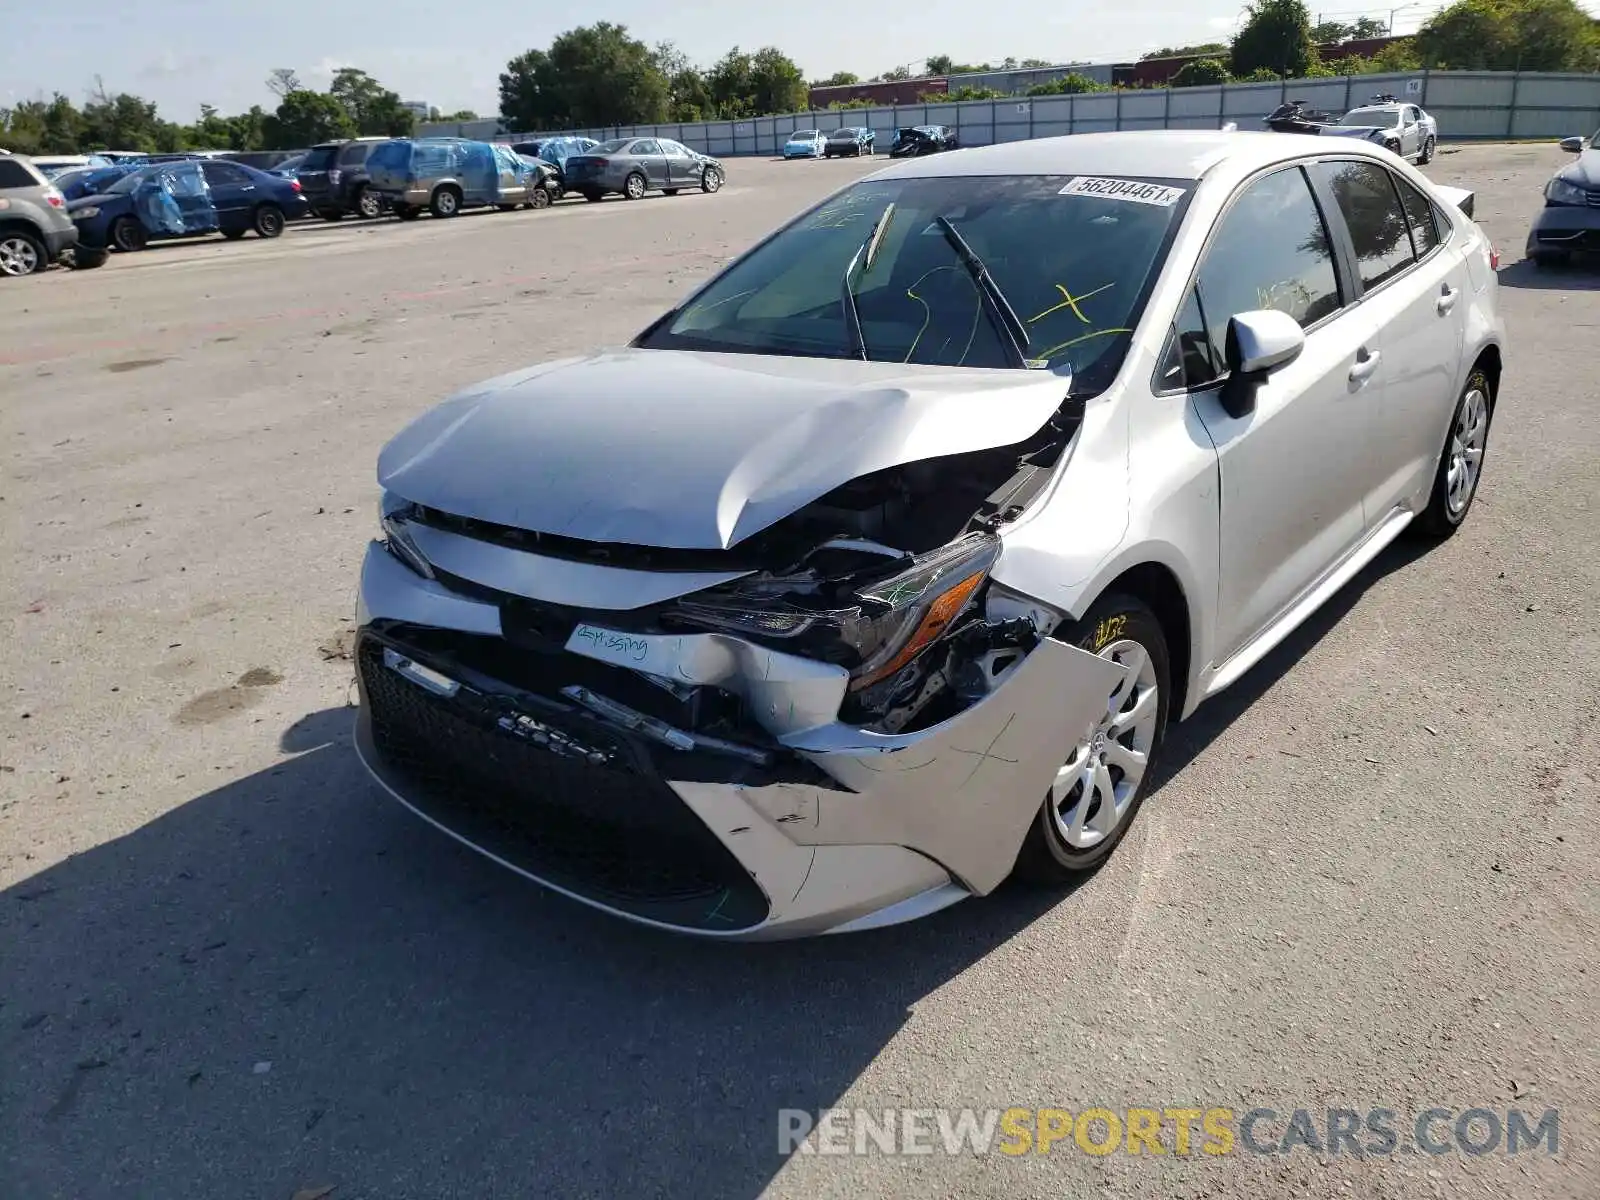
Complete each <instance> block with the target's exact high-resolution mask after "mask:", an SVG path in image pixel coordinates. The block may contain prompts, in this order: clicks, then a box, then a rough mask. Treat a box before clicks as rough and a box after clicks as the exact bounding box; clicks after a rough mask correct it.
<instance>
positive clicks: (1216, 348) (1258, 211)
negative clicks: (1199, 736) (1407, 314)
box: [1179, 166, 1378, 663]
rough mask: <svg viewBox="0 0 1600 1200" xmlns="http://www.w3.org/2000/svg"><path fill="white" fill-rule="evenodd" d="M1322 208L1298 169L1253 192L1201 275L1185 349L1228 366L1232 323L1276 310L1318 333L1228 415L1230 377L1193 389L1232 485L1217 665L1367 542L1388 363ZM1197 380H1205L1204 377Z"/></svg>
mask: <svg viewBox="0 0 1600 1200" xmlns="http://www.w3.org/2000/svg"><path fill="white" fill-rule="evenodd" d="M1346 276H1347V270H1346V267H1345V265H1344V262H1343V260H1342V259H1341V257H1340V255H1339V254H1338V252H1337V246H1336V243H1335V242H1334V240H1333V238H1332V235H1331V233H1330V229H1329V226H1328V224H1327V222H1326V220H1325V218H1324V215H1323V211H1322V204H1321V202H1320V201H1319V200H1318V198H1317V197H1316V195H1315V193H1314V192H1313V190H1312V186H1311V181H1310V179H1309V178H1308V176H1307V175H1306V173H1305V171H1304V170H1303V169H1302V167H1300V166H1290V167H1279V168H1275V169H1273V170H1272V171H1270V172H1268V173H1267V174H1265V175H1262V176H1258V177H1257V178H1255V179H1254V180H1252V181H1250V182H1247V183H1246V184H1244V185H1243V186H1242V187H1241V188H1240V189H1239V191H1238V192H1237V193H1236V194H1235V196H1234V197H1233V199H1232V200H1231V201H1230V203H1229V206H1228V208H1227V209H1226V211H1225V212H1224V213H1223V215H1222V217H1221V218H1220V219H1219V220H1218V222H1217V225H1216V228H1215V229H1214V230H1213V231H1212V235H1211V238H1210V239H1209V242H1208V244H1207V247H1206V249H1205V251H1204V253H1203V256H1202V259H1201V264H1200V267H1199V270H1198V271H1197V273H1196V289H1195V290H1196V296H1195V301H1196V302H1195V304H1194V305H1193V306H1192V311H1193V312H1194V313H1195V314H1196V316H1195V318H1194V320H1193V322H1192V323H1193V324H1194V325H1195V327H1194V328H1191V329H1189V330H1187V331H1182V333H1181V336H1180V339H1179V340H1180V343H1181V344H1183V345H1185V346H1186V347H1197V348H1198V354H1199V357H1200V358H1201V359H1202V360H1205V361H1210V362H1211V363H1213V364H1214V367H1213V370H1215V371H1216V372H1218V373H1219V376H1220V373H1221V372H1223V371H1224V370H1225V367H1224V365H1223V364H1224V363H1225V361H1226V360H1225V347H1226V344H1227V330H1228V323H1229V320H1230V318H1231V317H1233V316H1234V315H1236V314H1238V313H1242V312H1250V311H1257V310H1261V309H1266V308H1275V309H1279V310H1281V311H1284V312H1287V313H1288V314H1289V315H1290V316H1292V317H1294V318H1295V320H1296V321H1298V322H1299V324H1300V326H1301V327H1302V328H1303V329H1304V330H1305V332H1306V344H1305V348H1304V350H1302V352H1301V353H1300V355H1299V357H1298V358H1296V359H1295V360H1294V361H1293V362H1291V363H1289V364H1288V365H1287V366H1284V367H1283V368H1281V369H1279V370H1278V371H1276V372H1274V373H1273V374H1272V375H1271V376H1269V377H1268V378H1267V379H1266V380H1265V381H1264V382H1263V383H1262V384H1261V386H1260V388H1259V390H1258V392H1257V396H1256V403H1255V407H1254V409H1253V411H1251V412H1249V413H1247V414H1246V415H1244V416H1242V417H1234V416H1230V415H1229V414H1228V412H1227V411H1226V410H1225V409H1224V408H1223V407H1222V404H1221V399H1220V390H1221V389H1220V386H1219V385H1220V382H1221V378H1220V377H1219V378H1218V379H1215V380H1211V381H1209V382H1203V380H1204V376H1203V374H1202V376H1201V381H1202V382H1201V386H1200V387H1198V388H1197V389H1192V403H1193V404H1194V407H1195V412H1196V415H1197V416H1198V418H1199V420H1200V421H1201V423H1202V424H1203V425H1204V426H1205V428H1206V431H1207V433H1208V434H1209V436H1210V438H1211V440H1212V442H1213V444H1214V445H1215V446H1216V449H1217V455H1218V460H1219V472H1220V477H1221V492H1222V495H1221V529H1222V539H1221V545H1220V547H1219V568H1220V581H1219V584H1218V595H1217V612H1218V614H1219V615H1218V621H1217V648H1218V651H1219V653H1218V657H1217V659H1216V660H1215V661H1216V662H1218V663H1221V662H1222V661H1224V660H1226V659H1227V658H1230V657H1232V656H1233V655H1234V654H1235V653H1237V652H1238V651H1239V650H1241V649H1243V648H1244V647H1245V646H1246V645H1247V644H1248V643H1249V642H1250V641H1251V640H1252V639H1253V638H1254V637H1255V636H1256V635H1258V634H1259V633H1261V632H1262V631H1263V630H1264V629H1266V628H1267V627H1268V626H1269V625H1270V624H1271V623H1272V622H1273V621H1274V619H1275V618H1277V617H1279V616H1280V615H1282V614H1283V613H1284V612H1285V611H1286V610H1287V609H1288V608H1289V607H1290V606H1291V605H1292V604H1293V603H1294V602H1295V601H1296V600H1297V599H1298V598H1299V597H1301V596H1302V595H1303V594H1304V593H1305V592H1306V591H1307V590H1308V589H1310V588H1311V587H1312V586H1313V585H1314V584H1315V583H1316V582H1317V581H1318V580H1319V579H1320V578H1321V577H1322V576H1323V575H1324V574H1326V573H1327V571H1328V570H1329V568H1330V567H1331V566H1332V565H1333V564H1335V563H1336V562H1338V561H1339V560H1340V559H1341V558H1342V557H1344V556H1345V555H1346V554H1347V553H1348V552H1349V551H1350V550H1351V549H1352V548H1354V547H1355V546H1356V545H1357V544H1358V543H1359V542H1360V540H1361V538H1362V535H1363V533H1364V531H1365V529H1366V520H1365V514H1364V511H1363V507H1362V498H1363V494H1364V492H1365V490H1366V489H1365V487H1364V475H1363V472H1364V469H1365V468H1364V461H1365V457H1366V454H1367V452H1368V446H1369V443H1370V440H1371V431H1372V423H1373V420H1374V415H1375V407H1374V404H1373V402H1372V398H1371V396H1370V395H1369V394H1368V392H1367V384H1368V381H1369V379H1370V378H1371V376H1372V374H1373V372H1374V369H1375V368H1376V366H1377V362H1378V360H1377V358H1376V356H1375V355H1373V354H1372V346H1371V341H1372V338H1373V336H1374V334H1375V332H1376V331H1375V329H1374V328H1373V326H1372V325H1371V323H1370V321H1369V320H1368V314H1366V313H1363V312H1362V311H1360V310H1359V309H1358V308H1357V309H1352V308H1351V307H1349V306H1348V304H1347V301H1348V299H1349V296H1350V292H1351V289H1350V284H1349V280H1348V279H1347V277H1346ZM1190 382H1191V384H1194V383H1195V382H1197V381H1196V380H1195V379H1194V378H1193V377H1192V376H1191V379H1190Z"/></svg>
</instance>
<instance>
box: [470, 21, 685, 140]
mask: <svg viewBox="0 0 1600 1200" xmlns="http://www.w3.org/2000/svg"><path fill="white" fill-rule="evenodd" d="M670 99H671V92H670V85H669V83H668V80H667V77H666V76H665V75H664V74H663V73H662V70H661V67H660V65H659V64H658V62H657V60H656V55H655V53H654V52H652V51H651V50H650V48H649V47H648V46H646V45H645V44H644V43H643V42H641V41H639V40H638V39H637V38H633V37H630V36H629V35H628V29H627V26H625V25H616V24H613V23H612V22H610V21H600V22H597V23H596V24H594V25H580V26H579V27H578V28H576V29H569V30H567V32H565V33H563V34H561V35H560V36H558V37H557V38H556V39H555V40H554V41H553V42H551V43H550V48H549V49H548V50H529V51H527V52H526V53H523V54H519V55H518V56H517V57H516V58H513V59H512V60H511V61H510V62H509V63H507V64H506V69H505V71H504V72H502V73H501V75H500V116H501V118H502V119H503V120H504V121H506V122H508V123H509V124H510V125H511V126H512V127H513V128H517V129H528V130H533V129H551V128H572V127H594V126H606V125H648V124H652V123H655V122H659V121H665V120H666V119H667V111H668V107H669V102H670Z"/></svg>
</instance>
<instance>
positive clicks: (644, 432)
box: [378, 348, 1069, 549]
mask: <svg viewBox="0 0 1600 1200" xmlns="http://www.w3.org/2000/svg"><path fill="white" fill-rule="evenodd" d="M1068 385H1069V380H1068V379H1067V377H1066V376H1065V375H1062V374H1056V373H1053V372H1047V371H1022V370H992V371H991V370H974V369H949V368H944V367H925V366H904V365H901V364H898V363H867V362H860V361H854V360H848V359H813V358H792V357H778V356H760V355H746V354H705V353H699V352H690V351H680V350H638V349H631V348H629V349H622V350H611V351H601V352H598V353H595V354H590V355H587V356H584V357H581V358H571V359H564V360H561V361H558V362H552V363H545V364H542V365H540V366H537V367H533V368H530V369H527V370H523V371H518V372H514V373H512V374H509V375H503V376H500V377H499V378H496V379H491V380H489V381H488V382H486V383H483V384H480V385H478V386H477V387H474V388H471V389H469V390H468V391H466V392H463V393H461V394H459V395H457V396H455V397H453V398H451V399H449V400H447V401H445V402H444V403H443V404H441V405H439V406H438V407H436V408H434V409H432V410H431V411H429V412H427V413H424V414H423V415H422V416H421V417H419V418H418V419H417V420H415V421H413V422H412V423H411V424H410V425H409V426H407V427H406V428H405V429H403V430H402V431H401V432H400V433H399V434H398V435H397V436H396V437H395V438H394V439H393V440H392V441H391V442H390V443H389V444H388V445H387V446H385V447H384V449H383V452H382V453H381V454H380V456H379V458H378V481H379V483H380V484H381V485H382V486H383V487H384V488H386V489H388V490H390V491H393V492H394V493H396V494H397V495H399V496H401V497H403V498H405V499H406V500H410V501H412V502H414V503H418V504H424V505H427V506H428V507H430V508H437V509H440V510H442V511H444V512H448V513H453V514H455V515H457V516H464V517H472V518H476V519H478V520H481V521H489V522H493V523H495V524H499V525H509V526H513V527H516V528H519V529H527V530H532V531H534V532H538V533H548V534H556V535H560V536H565V537H572V538H581V539H584V540H586V541H596V542H626V543H630V544H634V545H642V546H658V547H663V548H674V549H725V548H727V547H729V546H732V545H734V544H735V543H737V542H739V541H742V540H743V539H745V538H747V537H749V536H750V535H751V534H754V533H757V532H759V531H760V530H762V529H765V528H766V527H767V526H769V525H771V524H773V523H774V522H776V521H778V520H781V519H782V518H784V517H786V516H788V515H789V514H790V513H792V512H794V511H795V510H797V509H799V508H801V507H803V506H804V505H806V504H808V503H810V502H811V501H812V500H815V499H817V498H818V497H819V496H822V495H824V494H826V493H827V492H830V491H832V490H833V489H834V488H836V487H838V486H839V485H841V484H844V483H848V482H849V481H850V480H852V479H855V478H858V477H859V476H862V475H867V474H870V473H871V472H873V471H878V470H882V469H884V468H886V467H892V466H897V465H899V464H902V463H909V462H916V461H918V460H921V459H926V458H935V457H939V456H942V455H946V454H954V453H959V452H963V451H969V450H982V449H987V448H989V447H993V446H1006V445H1011V444H1014V443H1016V442H1020V441H1022V440H1024V439H1025V438H1027V437H1028V436H1029V435H1030V434H1032V433H1034V432H1036V431H1037V430H1038V429H1039V428H1040V427H1042V426H1043V425H1044V423H1045V421H1046V420H1048V419H1049V417H1050V415H1051V414H1052V413H1053V412H1055V410H1056V409H1057V408H1058V407H1059V406H1060V405H1061V402H1062V401H1063V400H1064V399H1065V398H1066V393H1067V388H1068Z"/></svg>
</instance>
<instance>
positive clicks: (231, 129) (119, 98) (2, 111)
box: [0, 67, 473, 154]
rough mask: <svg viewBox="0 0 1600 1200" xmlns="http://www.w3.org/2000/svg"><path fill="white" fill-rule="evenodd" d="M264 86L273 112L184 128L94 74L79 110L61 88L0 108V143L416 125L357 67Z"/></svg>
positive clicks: (340, 133)
mask: <svg viewBox="0 0 1600 1200" xmlns="http://www.w3.org/2000/svg"><path fill="white" fill-rule="evenodd" d="M266 86H267V90H268V91H270V92H272V93H273V94H274V95H275V96H277V98H278V103H277V105H276V107H274V108H273V109H272V110H271V111H268V110H267V109H265V108H263V107H262V106H261V105H259V104H253V105H251V106H250V109H249V111H247V112H242V113H238V114H235V115H233V116H223V115H222V114H221V113H220V112H219V111H218V110H217V109H216V108H215V107H214V106H212V105H210V104H202V105H201V106H200V116H199V119H198V120H196V121H195V122H194V123H193V124H189V125H184V124H181V123H179V122H176V121H168V120H166V119H164V118H163V117H162V116H161V115H160V113H159V112H158V111H157V109H156V106H155V104H153V103H152V102H151V101H149V100H145V99H143V98H142V97H140V96H135V95H132V94H130V93H128V92H111V91H108V90H107V88H106V87H105V85H104V83H102V82H101V81H100V80H98V79H97V80H96V81H95V86H94V89H93V90H92V91H91V92H90V94H89V98H88V100H87V101H86V102H85V103H84V105H83V107H81V108H80V107H78V106H77V105H76V104H74V103H73V102H72V100H71V99H70V98H69V97H68V96H66V95H64V94H62V93H61V92H57V93H56V94H55V95H54V96H53V97H51V98H50V99H49V100H24V101H22V102H20V103H18V104H16V105H14V106H12V107H11V108H0V145H4V147H5V148H6V149H7V150H11V151H14V152H16V153H18V154H84V153H88V152H90V151H94V150H140V151H143V152H145V153H146V154H172V153H175V152H178V151H182V150H265V149H283V150H287V149H294V148H298V147H304V146H310V145H313V144H315V143H317V142H322V141H331V140H333V139H335V138H342V137H355V136H362V135H364V136H377V137H408V136H410V135H411V133H412V132H413V131H414V130H415V127H416V118H415V117H414V115H413V114H412V113H411V112H410V111H408V110H407V109H405V108H404V107H402V106H401V103H400V97H399V95H398V94H396V93H395V92H392V91H390V90H389V89H388V88H386V87H384V86H383V85H382V84H381V83H379V82H378V81H377V80H376V79H374V78H373V77H372V76H370V75H368V74H367V73H366V72H365V71H363V70H361V69H360V68H358V67H341V68H339V70H337V71H335V72H334V75H333V81H332V82H331V83H330V84H329V86H328V90H327V91H325V92H319V91H316V90H315V89H312V88H308V87H306V86H305V84H304V83H302V82H301V80H300V77H299V76H298V75H297V74H296V73H295V72H294V71H292V70H289V69H288V68H279V69H277V70H274V71H273V72H272V74H271V75H270V76H269V77H268V79H267V81H266ZM455 115H456V116H457V117H458V118H460V119H466V118H469V117H471V116H473V114H471V113H458V114H455Z"/></svg>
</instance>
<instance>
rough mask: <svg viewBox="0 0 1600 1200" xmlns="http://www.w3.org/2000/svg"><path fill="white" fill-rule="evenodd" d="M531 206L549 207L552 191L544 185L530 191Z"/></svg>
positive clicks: (529, 203)
mask: <svg viewBox="0 0 1600 1200" xmlns="http://www.w3.org/2000/svg"><path fill="white" fill-rule="evenodd" d="M528 207H529V208H549V207H550V193H549V192H547V191H546V190H545V189H544V188H542V187H536V188H534V189H533V191H531V192H529V193H528Z"/></svg>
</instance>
